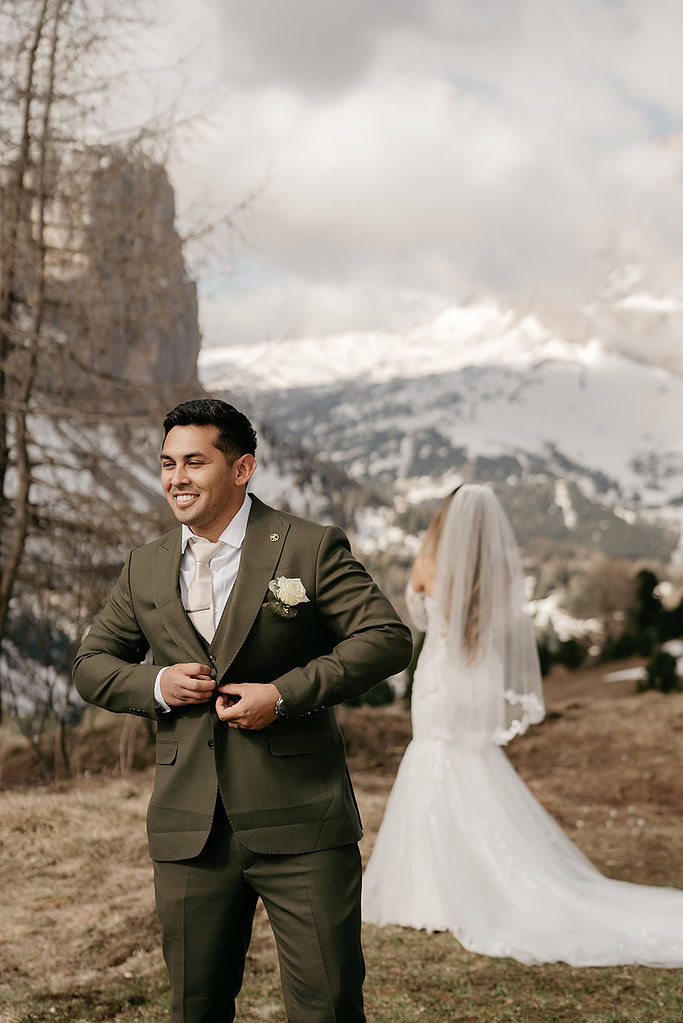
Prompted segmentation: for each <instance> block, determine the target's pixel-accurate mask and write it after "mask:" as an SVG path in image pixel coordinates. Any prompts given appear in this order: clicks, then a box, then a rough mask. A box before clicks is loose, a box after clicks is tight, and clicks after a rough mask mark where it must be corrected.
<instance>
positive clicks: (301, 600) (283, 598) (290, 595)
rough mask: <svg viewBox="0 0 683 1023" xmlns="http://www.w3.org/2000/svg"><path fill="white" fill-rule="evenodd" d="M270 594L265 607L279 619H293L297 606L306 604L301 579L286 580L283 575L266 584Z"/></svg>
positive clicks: (304, 590)
mask: <svg viewBox="0 0 683 1023" xmlns="http://www.w3.org/2000/svg"><path fill="white" fill-rule="evenodd" d="M268 589H269V590H270V594H269V595H268V600H267V601H266V604H265V606H266V607H269V608H270V609H271V611H272V612H273V613H274V614H276V615H279V616H280V618H294V616H295V615H297V614H298V613H299V609H298V607H297V604H308V603H309V599H308V597H307V596H306V587H305V586H304V584H303V583H302V582H301V579H287V578H286V577H285V576H284V575H280V576H278V578H277V579H271V580H270V582H269V583H268Z"/></svg>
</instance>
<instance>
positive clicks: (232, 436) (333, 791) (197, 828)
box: [74, 399, 411, 1023]
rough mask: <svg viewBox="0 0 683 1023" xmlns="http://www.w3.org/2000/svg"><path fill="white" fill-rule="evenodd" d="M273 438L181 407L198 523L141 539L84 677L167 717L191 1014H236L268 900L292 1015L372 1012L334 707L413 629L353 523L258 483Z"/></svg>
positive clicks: (169, 824)
mask: <svg viewBox="0 0 683 1023" xmlns="http://www.w3.org/2000/svg"><path fill="white" fill-rule="evenodd" d="M255 450H256V435H255V433H254V430H253V428H252V426H251V423H250V422H249V420H248V419H247V418H246V417H245V416H244V415H243V414H242V413H241V412H238V411H237V410H236V409H235V408H233V407H232V405H228V404H227V403H226V402H223V401H219V400H216V399H200V400H196V401H188V402H185V403H183V404H182V405H178V406H177V408H175V409H173V411H172V412H169V414H168V415H167V416H166V419H165V420H164V442H163V447H162V451H161V482H162V486H163V489H164V493H165V495H166V499H167V500H168V503H169V505H170V506H171V508H172V510H173V514H174V515H175V517H176V519H177V520H178V522H179V523H180V526H179V528H176V529H174V530H172V531H171V532H170V533H167V534H166V535H165V536H162V537H161V538H160V539H158V540H155V541H153V542H152V543H149V544H147V545H146V546H145V547H141V548H138V549H137V550H134V551H132V552H131V553H130V554H129V555H128V557H127V559H126V562H125V565H124V567H123V570H122V572H121V575H120V577H119V580H118V582H117V584H116V586H115V588H114V590H113V592H112V594H111V596H110V597H109V599H108V601H107V603H106V605H105V607H104V610H103V611H102V613H101V614H100V616H99V618H98V619H97V620H96V621H95V623H94V625H93V626H92V628H91V629H90V632H89V633H88V635H87V636H86V638H85V639H84V641H83V643H82V645H81V647H80V649H79V651H78V653H77V655H76V659H75V662H74V679H75V682H76V686H77V688H78V691H79V692H80V694H81V696H82V697H83V698H84V699H85V700H87V701H88V702H91V703H95V704H97V705H99V706H101V707H105V708H107V709H108V710H111V711H117V712H122V713H129V714H140V715H143V716H146V717H149V718H153V719H155V720H156V721H157V722H158V728H157V742H156V763H157V767H156V777H155V782H154V791H153V794H152V798H151V801H150V805H149V811H148V819H147V827H148V835H149V847H150V853H151V856H152V859H153V861H154V881H155V891H156V902H157V911H158V914H159V919H160V921H161V926H162V935H163V950H164V958H165V959H166V964H167V966H168V971H169V976H170V981H171V988H172V993H173V994H172V1008H171V1019H172V1021H173V1023H219V1021H220V1023H223V1021H229V1020H233V1019H234V1018H235V997H236V995H237V993H238V991H239V989H240V986H241V983H242V975H243V971H244V962H245V957H246V952H247V948H248V945H249V939H250V936H251V927H252V920H253V915H254V910H255V907H256V902H257V899H258V897H259V896H260V897H261V898H262V899H263V903H264V905H265V908H266V911H267V913H268V916H269V919H270V922H271V925H272V927H273V931H274V934H275V939H276V942H277V949H278V955H279V960H280V974H281V979H282V987H283V993H284V999H285V1005H286V1009H287V1017H288V1019H289V1020H290V1021H296V1023H333V1021H335V1020H336V1021H340V1020H341V1021H343V1023H357V1021H362V1020H364V1019H365V1015H364V1012H363V996H362V985H363V978H364V973H365V969H364V963H363V954H362V951H361V945H360V881H361V868H360V857H359V853H358V846H357V842H358V839H359V838H360V836H361V822H360V818H359V815H358V809H357V806H356V801H355V798H354V794H353V790H352V788H351V782H350V779H349V775H348V771H347V769H346V761H345V756H344V743H343V740H342V737H341V733H340V731H339V728H338V726H337V722H336V718H335V714H334V711H333V709H332V708H333V706H334V705H335V704H338V703H341V702H342V701H343V700H347V699H349V698H350V697H353V696H358V695H359V694H361V693H363V692H365V691H366V690H367V689H369V688H370V687H371V686H373V685H374V684H375V683H377V682H379V681H381V680H382V679H384V678H385V677H386V676H387V675H391V674H393V673H395V672H397V671H400V670H401V669H402V668H404V667H405V666H406V664H407V663H408V661H409V658H410V654H411V639H410V632H409V630H408V629H407V628H406V626H404V625H403V624H402V623H401V621H400V619H399V618H398V616H397V614H396V612H395V611H394V609H393V608H392V606H391V604H390V603H389V602H388V600H387V599H386V598H385V597H384V596H383V594H382V593H381V592H380V590H379V589H378V588H377V586H376V585H375V584H374V583H373V581H372V579H371V578H370V576H369V575H368V574H367V573H366V572H365V570H364V569H363V567H362V566H361V565H360V564H359V563H358V562H357V561H355V560H354V558H353V556H352V555H351V552H350V549H349V544H348V541H347V539H346V537H345V535H344V534H343V533H342V531H341V530H340V529H338V528H337V527H335V526H327V527H326V526H320V525H316V524H315V523H313V522H308V521H306V520H304V519H300V518H297V517H296V516H294V515H289V514H286V513H284V512H278V511H275V510H274V509H272V508H269V507H268V506H267V505H265V504H263V503H262V502H261V501H259V500H258V498H256V497H255V496H253V495H250V494H248V493H247V492H246V491H247V483H248V482H249V480H250V479H251V476H252V475H253V473H254V470H255V469H256V459H255V458H254V453H255ZM147 654H149V655H150V656H148V657H147V661H151V663H141V662H142V661H143V660H144V659H145V656H146V655H147Z"/></svg>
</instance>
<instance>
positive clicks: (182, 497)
mask: <svg viewBox="0 0 683 1023" xmlns="http://www.w3.org/2000/svg"><path fill="white" fill-rule="evenodd" d="M198 496H199V495H198V494H176V495H175V499H176V501H179V502H180V503H181V504H188V503H189V502H190V501H194V499H195V497H198Z"/></svg>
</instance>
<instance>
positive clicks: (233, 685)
mask: <svg viewBox="0 0 683 1023" xmlns="http://www.w3.org/2000/svg"><path fill="white" fill-rule="evenodd" d="M244 686H245V683H244V682H224V683H223V685H221V686H219V687H218V692H219V693H227V694H228V695H229V696H243V695H244Z"/></svg>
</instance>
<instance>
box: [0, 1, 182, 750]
mask: <svg viewBox="0 0 683 1023" xmlns="http://www.w3.org/2000/svg"><path fill="white" fill-rule="evenodd" d="M134 15H135V12H134V10H133V8H132V6H131V5H130V4H129V3H114V2H113V0H0V142H1V143H2V147H1V149H2V155H0V685H3V687H4V690H5V697H6V701H8V702H9V706H10V709H11V711H12V714H13V716H14V717H15V718H16V719H17V720H18V721H19V722H20V723H21V725H22V728H23V730H24V732H25V733H26V734H27V737H28V738H29V740H30V741H31V742H32V745H33V746H34V749H35V750H36V755H37V756H38V757H39V758H40V756H41V753H40V751H41V750H42V748H43V747H42V746H41V736H42V733H43V731H44V730H45V729H46V727H48V725H49V726H51V727H53V726H56V735H57V742H58V746H59V759H60V760H61V762H62V764H63V766H64V769H65V770H68V766H69V754H68V744H67V743H66V740H65V738H64V730H65V727H66V725H67V723H68V721H69V717H70V714H72V711H73V704H72V702H71V699H70V694H69V691H68V684H67V682H66V678H67V676H68V665H69V663H70V659H71V655H72V654H73V647H74V645H75V643H76V642H77V641H78V639H79V637H80V634H81V631H82V624H83V621H84V620H85V619H86V618H87V617H89V616H90V615H91V614H92V612H93V610H94V609H95V608H96V607H97V604H98V602H99V600H100V599H101V596H102V592H103V587H104V589H106V588H107V587H108V586H109V585H110V583H111V580H112V577H113V575H114V574H115V572H116V571H117V569H118V566H119V564H120V561H121V559H122V554H123V552H124V551H125V549H126V548H128V547H129V546H131V545H133V544H135V543H139V542H143V541H144V540H145V539H147V537H148V535H149V534H150V533H151V532H152V531H153V530H158V529H159V522H160V518H161V517H162V515H163V511H162V509H163V501H162V500H161V498H160V496H159V495H157V492H156V490H157V488H156V485H155V480H154V465H155V462H156V457H157V455H156V450H155V448H156V446H157V444H158V422H159V414H160V412H161V411H162V410H164V409H166V408H168V407H169V405H170V404H172V403H173V402H174V401H176V400H178V399H179V398H180V396H181V395H182V396H187V393H188V389H193V390H196V389H197V387H198V384H197V380H196V356H197V352H198V349H199V332H198V327H197V307H196V294H195V289H194V284H193V283H192V281H191V280H189V278H188V276H187V273H186V270H185V264H184V259H183V247H182V240H181V238H180V237H179V235H178V233H177V231H176V230H175V226H174V220H175V209H174V200H173V191H172V189H171V186H170V184H169V182H168V178H167V176H166V173H165V171H164V169H163V167H162V166H161V165H160V164H159V162H158V159H157V156H158V153H159V145H160V138H161V134H162V132H161V128H160V126H159V125H158V124H154V125H151V126H149V128H148V129H145V128H142V129H141V128H139V127H138V128H137V129H136V131H135V132H134V133H133V134H132V135H131V136H130V137H128V138H125V139H124V138H123V137H122V136H121V135H119V136H118V137H117V141H116V144H113V143H112V142H111V140H110V139H108V138H104V140H103V137H102V135H101V134H100V137H99V138H98V132H97V125H98V124H99V123H100V121H101V116H100V115H101V112H102V102H103V99H104V97H105V96H106V87H107V84H108V83H110V82H111V80H112V79H113V77H114V76H113V72H112V75H111V76H109V78H107V76H106V75H104V74H103V72H102V68H107V67H108V68H113V67H114V66H115V62H114V59H113V56H112V49H111V47H112V45H114V44H115V43H116V42H117V41H118V40H119V39H120V33H121V30H122V29H123V28H131V27H132V26H133V25H134V24H135V21H134ZM76 538H77V540H76ZM0 696H2V691H1V690H0ZM1 708H2V701H0V709H1ZM43 768H44V769H45V770H48V769H49V768H48V766H47V763H46V762H44V763H43Z"/></svg>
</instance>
